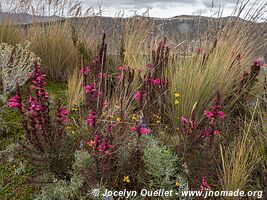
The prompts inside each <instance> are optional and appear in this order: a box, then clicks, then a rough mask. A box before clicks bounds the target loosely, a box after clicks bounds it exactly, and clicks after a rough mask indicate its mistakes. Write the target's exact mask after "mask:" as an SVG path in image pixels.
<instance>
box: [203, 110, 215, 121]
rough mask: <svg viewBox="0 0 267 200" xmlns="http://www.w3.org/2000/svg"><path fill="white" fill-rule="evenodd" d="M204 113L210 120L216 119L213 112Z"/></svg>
mask: <svg viewBox="0 0 267 200" xmlns="http://www.w3.org/2000/svg"><path fill="white" fill-rule="evenodd" d="M204 113H205V116H206V117H207V118H208V119H211V118H213V117H214V114H213V112H210V111H207V110H205V111H204Z"/></svg>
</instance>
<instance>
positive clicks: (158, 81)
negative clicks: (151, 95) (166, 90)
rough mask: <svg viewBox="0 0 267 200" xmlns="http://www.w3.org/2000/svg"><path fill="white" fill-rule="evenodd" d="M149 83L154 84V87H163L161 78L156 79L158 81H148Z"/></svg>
mask: <svg viewBox="0 0 267 200" xmlns="http://www.w3.org/2000/svg"><path fill="white" fill-rule="evenodd" d="M148 83H150V84H152V85H161V84H162V81H161V79H160V78H156V79H150V80H148Z"/></svg>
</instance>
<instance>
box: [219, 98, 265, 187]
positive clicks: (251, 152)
mask: <svg viewBox="0 0 267 200" xmlns="http://www.w3.org/2000/svg"><path fill="white" fill-rule="evenodd" d="M257 107H258V101H257V103H256V106H255V108H254V110H253V111H252V116H251V119H250V121H249V123H247V122H246V121H245V122H244V125H243V130H241V131H240V133H237V137H236V138H235V139H234V141H233V143H232V144H231V145H227V146H224V147H223V146H222V145H220V151H221V159H222V171H221V173H220V181H221V187H222V190H224V191H225V190H228V191H235V190H237V189H240V190H245V189H247V188H248V186H249V185H248V181H249V178H250V175H251V173H252V171H253V169H254V168H255V167H256V166H257V164H258V162H259V161H260V160H261V154H260V151H259V150H260V148H259V146H258V144H259V143H258V142H259V141H258V140H257V139H258V138H257V137H256V138H255V136H254V135H253V134H252V133H254V134H255V133H256V134H257V135H259V134H260V131H259V130H253V126H254V125H253V123H254V122H255V121H254V120H255V113H256V110H257ZM255 131H256V132H255Z"/></svg>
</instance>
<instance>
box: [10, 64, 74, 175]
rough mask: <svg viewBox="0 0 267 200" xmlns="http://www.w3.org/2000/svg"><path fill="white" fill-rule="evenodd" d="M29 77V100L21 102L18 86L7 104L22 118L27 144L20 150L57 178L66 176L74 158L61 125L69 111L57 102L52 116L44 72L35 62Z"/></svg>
mask: <svg viewBox="0 0 267 200" xmlns="http://www.w3.org/2000/svg"><path fill="white" fill-rule="evenodd" d="M30 77H31V86H30V92H29V96H28V101H26V102H25V101H23V99H22V96H21V92H20V89H19V87H18V88H17V94H16V95H15V96H14V97H11V98H10V99H9V101H8V103H7V104H8V106H9V107H10V108H15V109H17V110H18V111H19V112H20V115H21V117H22V121H21V124H22V126H23V128H24V131H25V136H26V139H27V140H28V144H27V145H26V144H25V145H21V148H20V149H21V150H22V152H23V155H24V156H25V158H26V159H27V160H28V161H29V162H30V163H31V164H32V165H34V166H35V167H39V168H41V169H43V170H48V171H49V172H52V173H53V174H54V175H55V176H56V177H57V178H59V179H68V175H69V170H70V166H71V162H72V158H73V147H72V145H71V142H70V138H69V137H68V135H67V134H66V131H65V128H64V126H65V124H66V123H67V122H68V111H67V110H65V109H64V108H63V107H61V106H60V105H59V106H58V108H57V110H56V115H55V116H54V117H52V113H51V111H50V99H49V94H48V93H47V92H46V90H45V86H46V82H45V74H43V73H42V72H41V70H40V67H39V65H38V64H37V63H35V65H34V71H33V73H32V74H31V75H30Z"/></svg>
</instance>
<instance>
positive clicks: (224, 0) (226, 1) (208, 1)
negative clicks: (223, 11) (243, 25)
mask: <svg viewBox="0 0 267 200" xmlns="http://www.w3.org/2000/svg"><path fill="white" fill-rule="evenodd" d="M202 2H203V4H204V6H205V7H206V8H211V7H219V6H233V5H235V4H236V3H237V0H203V1H202Z"/></svg>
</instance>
